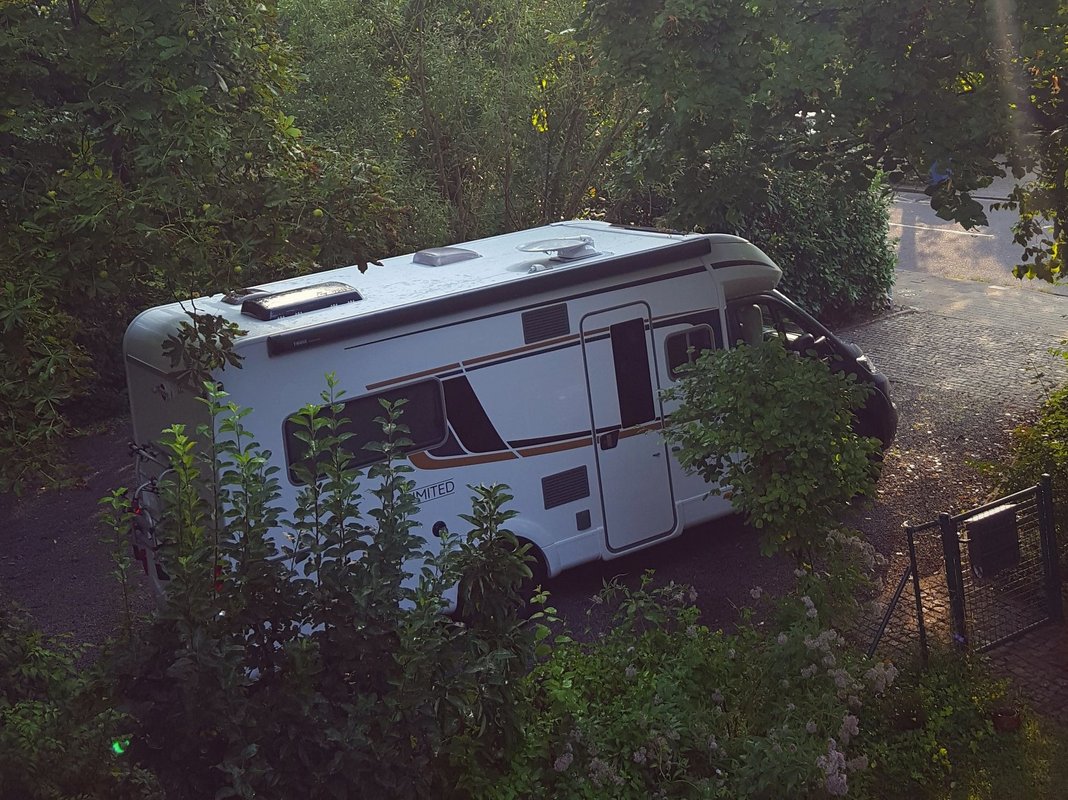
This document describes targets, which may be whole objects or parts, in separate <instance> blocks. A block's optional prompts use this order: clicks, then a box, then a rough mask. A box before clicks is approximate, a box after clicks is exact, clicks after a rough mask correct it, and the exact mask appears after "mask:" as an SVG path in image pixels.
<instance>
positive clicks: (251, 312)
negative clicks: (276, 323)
mask: <svg viewBox="0 0 1068 800" xmlns="http://www.w3.org/2000/svg"><path fill="white" fill-rule="evenodd" d="M353 300H363V295H361V294H360V293H359V292H358V291H356V290H355V289H353V288H352V287H351V286H349V285H348V284H347V283H341V282H340V281H327V282H325V283H317V284H315V285H314V286H302V287H301V288H299V289H287V290H286V291H284V292H275V293H274V294H261V295H256V296H255V297H252V298H250V299H248V300H245V302H243V303H242V304H241V313H242V314H247V315H248V316H250V317H255V318H256V319H262V320H271V319H278V318H279V317H288V316H292V315H293V314H303V313H305V312H308V311H318V310H320V309H323V308H329V307H330V306H336V305H340V304H341V303H351V302H352V301H353Z"/></svg>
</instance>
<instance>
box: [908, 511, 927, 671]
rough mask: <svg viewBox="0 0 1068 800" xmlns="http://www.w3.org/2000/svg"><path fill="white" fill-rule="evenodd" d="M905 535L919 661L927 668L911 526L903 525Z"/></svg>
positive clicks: (925, 634) (924, 632) (925, 640)
mask: <svg viewBox="0 0 1068 800" xmlns="http://www.w3.org/2000/svg"><path fill="white" fill-rule="evenodd" d="M905 534H906V536H907V537H908V540H909V569H910V570H911V571H912V591H913V593H914V594H915V595H916V625H917V626H918V627H919V630H920V661H921V662H922V663H923V665H924V666H925V667H926V666H927V628H926V626H924V624H923V599H922V598H921V597H920V571H919V570H918V569H916V541H915V538H914V537H913V533H912V526H911V525H909V524H908V523H905Z"/></svg>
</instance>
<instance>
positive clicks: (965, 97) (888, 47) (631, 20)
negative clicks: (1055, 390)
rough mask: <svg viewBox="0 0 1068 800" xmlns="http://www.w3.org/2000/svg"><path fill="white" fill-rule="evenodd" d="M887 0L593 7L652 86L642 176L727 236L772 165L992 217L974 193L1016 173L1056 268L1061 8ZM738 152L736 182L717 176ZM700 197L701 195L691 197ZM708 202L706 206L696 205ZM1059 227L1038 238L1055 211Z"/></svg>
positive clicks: (1061, 155)
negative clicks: (916, 193)
mask: <svg viewBox="0 0 1068 800" xmlns="http://www.w3.org/2000/svg"><path fill="white" fill-rule="evenodd" d="M1003 8H1004V6H1003V5H1002V4H989V5H987V4H981V3H973V2H964V1H963V0H954V1H953V2H949V3H938V4H933V3H929V2H926V0H904V2H899V3H887V2H884V0H864V1H863V2H860V3H857V4H853V5H849V6H840V5H838V4H829V3H825V2H823V1H822V0H806V1H803V2H793V1H792V0H791V1H790V2H787V1H786V0H770V2H766V3H759V4H758V3H749V2H743V0H728V2H723V3H720V2H717V3H710V2H707V1H705V0H660V2H654V3H645V2H638V0H627V2H625V3H623V5H622V6H621V5H620V4H619V3H618V2H607V0H591V2H589V3H588V4H587V9H586V14H587V17H586V19H587V21H588V24H589V26H590V29H591V32H592V34H593V35H594V36H596V37H597V40H598V42H599V43H600V44H601V46H602V47H603V49H604V51H605V53H606V55H607V57H608V58H609V59H610V60H611V61H612V62H613V63H614V64H615V65H616V71H617V73H618V74H621V75H625V76H627V79H628V80H630V81H631V82H634V81H635V78H639V79H640V80H639V87H640V88H639V91H641V92H642V95H643V98H644V100H645V103H646V104H647V108H648V112H649V113H648V115H647V116H646V117H645V118H644V119H645V122H644V126H645V134H646V136H645V139H646V143H647V144H646V147H645V149H644V150H643V152H642V155H643V157H644V163H645V169H646V170H647V171H648V172H649V173H650V174H651V175H653V176H654V178H656V179H658V180H661V181H665V180H668V179H670V180H671V181H672V182H673V183H674V185H676V186H680V187H682V188H683V191H680V192H676V193H675V195H676V196H680V197H682V198H684V202H686V203H691V204H692V205H691V206H690V208H689V209H688V210H689V212H690V215H691V216H692V217H694V218H703V219H705V220H708V224H711V225H720V226H722V225H728V226H729V225H730V224H732V223H734V222H736V221H737V220H738V219H740V218H741V217H742V216H743V215H744V214H745V213H746V212H747V211H748V210H750V209H753V208H755V207H757V206H759V205H760V204H761V203H762V202H763V201H764V200H765V198H766V189H765V188H764V187H766V186H767V184H768V182H767V181H766V180H761V178H762V177H763V176H764V175H765V174H766V173H767V172H768V171H776V170H782V169H786V168H803V169H819V170H822V171H824V172H825V173H827V174H831V175H835V176H837V177H838V179H839V181H840V185H841V187H842V189H845V190H862V189H863V188H864V187H865V186H867V184H868V182H869V181H870V179H871V177H872V174H873V172H875V171H876V170H878V169H882V170H885V171H888V172H890V173H891V174H892V175H893V176H896V177H899V178H901V177H906V176H909V177H911V178H912V179H914V180H921V181H924V182H928V183H929V185H928V193H929V194H930V195H931V197H932V201H931V202H932V206H933V207H934V208H935V210H936V211H937V212H938V214H939V215H940V216H942V217H943V218H945V219H953V220H957V221H958V222H960V223H961V224H963V225H965V226H966V227H971V226H974V225H981V224H985V222H986V216H985V213H984V209H983V206H982V204H981V203H979V202H978V200H976V199H975V198H973V197H972V194H973V193H974V192H976V191H977V190H979V189H982V188H984V187H986V186H988V185H989V184H990V182H991V180H992V179H993V178H994V177H995V176H999V175H1003V174H1004V169H1005V168H1006V167H1005V164H1004V163H1003V162H1002V161H1000V160H999V157H1000V156H1005V157H1007V161H1008V163H1007V166H1008V168H1009V169H1011V171H1012V172H1013V174H1014V176H1015V177H1016V178H1017V179H1020V178H1023V176H1024V175H1025V173H1027V171H1029V170H1032V171H1034V172H1035V174H1036V179H1035V180H1034V181H1032V182H1030V183H1027V184H1024V185H1023V186H1022V187H1021V188H1020V189H1018V191H1017V192H1016V193H1014V195H1013V197H1012V202H1013V203H1014V204H1016V205H1017V206H1019V208H1020V209H1021V212H1022V219H1021V225H1020V227H1019V228H1018V232H1017V241H1018V242H1020V243H1021V244H1022V245H1026V246H1027V249H1026V250H1025V252H1024V258H1025V260H1026V259H1028V258H1035V259H1036V266H1035V268H1032V269H1030V270H1025V272H1027V274H1036V275H1040V276H1042V277H1046V278H1053V277H1056V276H1057V275H1058V274H1060V269H1061V268H1060V264H1061V261H1060V258H1061V247H1060V245H1059V244H1058V242H1060V241H1061V240H1062V238H1063V232H1062V226H1061V223H1060V220H1061V219H1062V217H1063V215H1064V213H1065V208H1066V203H1065V199H1066V197H1068V192H1066V190H1065V189H1064V177H1063V176H1064V167H1065V166H1068V156H1066V150H1065V142H1064V138H1063V135H1062V133H1061V131H1062V129H1063V127H1064V126H1063V115H1064V110H1063V108H1062V106H1061V103H1060V97H1059V92H1060V84H1059V76H1060V73H1061V71H1062V70H1063V67H1064V62H1065V45H1064V42H1065V33H1066V32H1068V28H1066V27H1065V11H1064V10H1063V9H1061V8H1059V7H1058V6H1057V5H1056V4H1054V3H1053V2H1050V0H1034V1H1033V2H1031V1H1030V0H1027V1H1026V2H1022V3H1020V4H1018V5H1017V13H1016V15H1015V17H1009V16H1008V15H1007V14H1006V13H1005V12H1004V11H1003ZM724 150H726V151H727V152H729V153H730V154H731V156H732V163H741V164H742V165H743V167H742V170H741V172H740V173H731V174H728V175H726V176H724V177H721V176H720V174H719V172H718V170H717V169H716V167H717V166H718V165H719V164H720V163H721V161H722V153H723V151H724ZM695 187H698V188H701V189H702V191H700V192H697V193H691V192H689V191H686V190H687V189H692V188H695ZM691 197H697V198H698V201H697V203H694V201H692V200H691V199H690V198H691ZM1043 217H1044V218H1047V219H1050V220H1052V221H1053V222H1054V228H1055V230H1054V234H1053V236H1052V237H1048V238H1045V241H1040V242H1038V243H1034V242H1033V241H1032V237H1033V236H1034V235H1036V234H1038V233H1039V228H1038V227H1037V226H1038V224H1039V222H1040V221H1041V219H1042V218H1043Z"/></svg>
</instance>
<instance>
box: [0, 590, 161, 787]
mask: <svg viewBox="0 0 1068 800" xmlns="http://www.w3.org/2000/svg"><path fill="white" fill-rule="evenodd" d="M79 655H80V653H79V652H78V651H76V650H72V649H70V648H69V647H67V646H65V645H64V644H63V643H62V642H54V641H53V642H49V641H47V640H46V639H45V638H44V637H43V636H42V635H41V633H39V632H37V631H35V630H33V628H32V627H31V626H30V624H29V621H28V620H27V619H26V617H24V616H22V615H21V614H20V613H19V612H17V611H16V610H14V609H12V608H10V607H6V606H4V607H0V797H4V798H13V799H14V798H20V800H127V799H128V800H150V799H151V798H161V797H162V792H160V790H159V787H158V786H157V785H156V783H155V780H154V779H153V778H152V776H151V775H150V774H149V773H147V772H145V771H144V770H142V769H140V768H138V767H135V766H133V765H131V764H130V762H129V757H128V756H124V755H123V754H122V752H121V751H122V749H123V742H125V741H126V740H127V738H128V736H129V730H130V728H131V726H132V720H130V719H129V717H127V716H126V715H125V714H122V713H121V712H119V711H118V710H116V709H115V707H114V706H113V705H112V704H111V700H112V698H111V696H110V693H109V692H108V690H107V685H106V684H105V683H103V682H102V681H98V680H97V678H96V677H95V676H92V675H87V674H86V673H85V671H84V670H82V669H79V668H78V667H77V666H76V658H77V657H78V656H79Z"/></svg>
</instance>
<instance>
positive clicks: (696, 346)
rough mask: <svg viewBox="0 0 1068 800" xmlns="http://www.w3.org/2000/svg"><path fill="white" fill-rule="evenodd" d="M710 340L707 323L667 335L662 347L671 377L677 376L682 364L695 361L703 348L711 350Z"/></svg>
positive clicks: (709, 330) (711, 337)
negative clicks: (665, 353) (665, 351)
mask: <svg viewBox="0 0 1068 800" xmlns="http://www.w3.org/2000/svg"><path fill="white" fill-rule="evenodd" d="M712 340H713V335H712V329H711V328H710V327H708V326H707V325H697V326H695V327H693V328H688V329H687V330H684V331H679V332H678V333H673V334H671V335H670V336H668V337H667V340H666V341H665V342H664V347H665V348H666V350H667V363H668V375H670V376H671V379H672V380H675V379H676V378H677V377H679V369H680V368H681V367H682V366H684V365H686V364H692V363H693V362H695V361H696V360H697V359H698V358H699V357H700V355H701V353H703V352H704V351H705V350H712V349H713V344H712Z"/></svg>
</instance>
